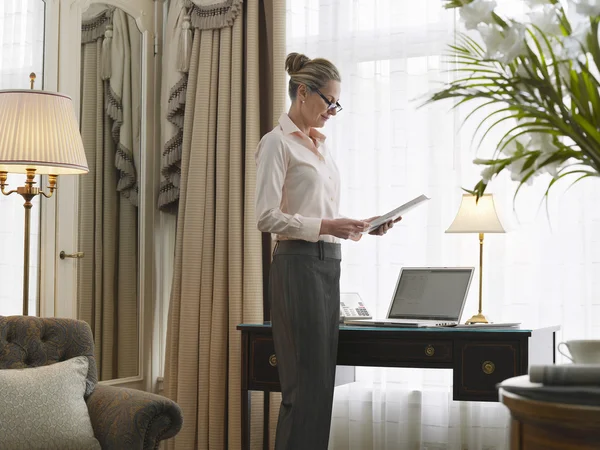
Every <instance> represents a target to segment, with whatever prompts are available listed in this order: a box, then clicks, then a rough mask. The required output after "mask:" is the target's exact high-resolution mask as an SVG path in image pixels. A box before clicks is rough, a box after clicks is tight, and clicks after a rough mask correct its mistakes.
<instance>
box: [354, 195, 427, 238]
mask: <svg viewBox="0 0 600 450" xmlns="http://www.w3.org/2000/svg"><path fill="white" fill-rule="evenodd" d="M427 200H429V197H427V196H426V195H419V196H418V197H416V198H413V199H412V200H411V201H409V202H406V203H405V204H404V205H401V206H399V207H397V208H396V209H393V210H392V211H390V212H388V213H387V214H384V215H383V216H381V217H379V218H377V219H375V220H374V221H373V222H371V226H370V227H369V229H368V230H366V231H364V232H363V233H370V232H371V231H373V230H375V229H377V228H378V227H379V226H380V225H383V224H384V223H386V222H389V221H390V220H396V219H397V218H398V217H400V216H402V215H404V214H405V213H407V212H408V211H410V210H411V209H413V208H416V207H417V206H419V205H421V204H423V203H424V202H426V201H427Z"/></svg>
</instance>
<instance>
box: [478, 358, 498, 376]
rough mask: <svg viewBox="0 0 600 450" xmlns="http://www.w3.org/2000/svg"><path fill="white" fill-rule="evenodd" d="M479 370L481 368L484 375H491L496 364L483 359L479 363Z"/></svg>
mask: <svg viewBox="0 0 600 450" xmlns="http://www.w3.org/2000/svg"><path fill="white" fill-rule="evenodd" d="M481 370H483V373H485V374H486V375H491V374H493V373H494V370H496V365H495V364H494V363H493V362H491V361H484V362H483V364H482V365H481Z"/></svg>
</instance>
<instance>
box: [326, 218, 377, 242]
mask: <svg viewBox="0 0 600 450" xmlns="http://www.w3.org/2000/svg"><path fill="white" fill-rule="evenodd" d="M369 226H370V225H369V223H368V222H366V221H364V220H352V219H323V220H322V221H321V231H320V234H329V235H331V236H335V237H338V238H340V239H352V240H353V241H358V240H359V239H360V236H361V234H360V233H362V232H363V231H365V230H368V229H369Z"/></svg>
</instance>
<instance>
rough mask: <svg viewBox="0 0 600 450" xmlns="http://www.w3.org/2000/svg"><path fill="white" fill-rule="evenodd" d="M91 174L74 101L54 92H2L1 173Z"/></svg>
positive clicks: (0, 119) (0, 106) (0, 114)
mask: <svg viewBox="0 0 600 450" xmlns="http://www.w3.org/2000/svg"><path fill="white" fill-rule="evenodd" d="M27 169H36V173H38V174H51V175H68V174H81V173H87V172H88V165H87V160H86V158H85V150H84V148H83V141H82V139H81V134H80V132H79V124H78V123H77V118H76V117H75V111H74V109H73V102H72V101H71V98H70V97H68V96H66V95H63V94H58V93H54V92H46V91H34V90H0V172H10V173H27Z"/></svg>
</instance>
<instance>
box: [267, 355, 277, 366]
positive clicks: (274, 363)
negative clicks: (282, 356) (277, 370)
mask: <svg viewBox="0 0 600 450" xmlns="http://www.w3.org/2000/svg"><path fill="white" fill-rule="evenodd" d="M269 364H271V366H273V367H277V356H275V355H271V356H269Z"/></svg>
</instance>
